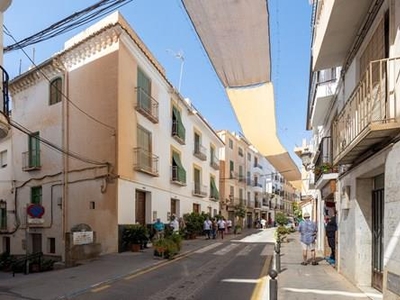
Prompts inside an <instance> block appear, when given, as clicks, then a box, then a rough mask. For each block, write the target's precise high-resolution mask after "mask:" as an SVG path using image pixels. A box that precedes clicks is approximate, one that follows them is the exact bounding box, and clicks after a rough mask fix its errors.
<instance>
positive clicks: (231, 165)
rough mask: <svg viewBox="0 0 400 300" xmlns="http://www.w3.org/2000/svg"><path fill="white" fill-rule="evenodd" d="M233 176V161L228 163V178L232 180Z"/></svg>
mask: <svg viewBox="0 0 400 300" xmlns="http://www.w3.org/2000/svg"><path fill="white" fill-rule="evenodd" d="M234 176H235V163H234V162H233V161H231V160H230V161H229V178H230V179H233V178H234Z"/></svg>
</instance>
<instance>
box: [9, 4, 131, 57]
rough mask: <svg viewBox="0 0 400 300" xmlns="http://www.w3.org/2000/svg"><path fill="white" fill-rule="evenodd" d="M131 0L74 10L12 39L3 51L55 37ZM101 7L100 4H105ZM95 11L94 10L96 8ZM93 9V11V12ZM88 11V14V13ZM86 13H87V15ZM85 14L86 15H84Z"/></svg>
mask: <svg viewBox="0 0 400 300" xmlns="http://www.w3.org/2000/svg"><path fill="white" fill-rule="evenodd" d="M131 1H133V0H102V1H100V2H98V3H96V4H94V5H92V6H89V7H87V8H85V9H83V10H81V11H78V12H75V13H74V14H72V15H70V16H68V17H66V18H64V19H62V20H60V21H58V22H56V23H54V24H52V25H50V26H49V27H47V28H46V29H44V30H42V31H40V32H38V33H36V34H34V35H31V36H29V37H27V38H25V39H23V40H21V41H19V42H17V41H16V40H14V42H15V43H14V44H12V45H9V46H6V47H4V53H7V52H10V51H13V50H17V49H22V48H25V47H27V46H29V45H33V44H37V43H40V42H42V41H45V40H48V39H50V38H53V37H56V36H58V35H60V34H63V33H66V32H68V31H71V30H73V29H75V28H77V27H79V26H82V25H84V24H87V23H89V22H91V21H93V20H96V19H98V18H100V17H102V16H104V15H105V14H107V13H109V12H110V11H112V10H116V9H118V8H120V7H122V6H123V5H126V4H127V3H129V2H131ZM105 5H107V6H106V7H104V8H101V7H102V6H105ZM96 9H97V11H94V10H96ZM93 11H94V12H93ZM89 13H90V14H89ZM87 14H88V15H87ZM85 15H87V16H85Z"/></svg>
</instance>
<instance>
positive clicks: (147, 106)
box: [135, 87, 159, 123]
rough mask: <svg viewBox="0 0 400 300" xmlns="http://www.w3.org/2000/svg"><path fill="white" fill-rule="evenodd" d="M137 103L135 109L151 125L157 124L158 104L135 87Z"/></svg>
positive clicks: (143, 91)
mask: <svg viewBox="0 0 400 300" xmlns="http://www.w3.org/2000/svg"><path fill="white" fill-rule="evenodd" d="M136 91H137V102H136V107H135V109H136V110H137V111H138V112H140V113H141V114H143V115H144V116H145V117H146V118H147V119H149V120H150V121H151V122H153V123H158V118H159V114H158V106H159V105H158V102H157V100H155V99H154V98H153V97H151V96H150V95H148V94H147V93H146V91H145V90H143V89H142V88H141V87H136Z"/></svg>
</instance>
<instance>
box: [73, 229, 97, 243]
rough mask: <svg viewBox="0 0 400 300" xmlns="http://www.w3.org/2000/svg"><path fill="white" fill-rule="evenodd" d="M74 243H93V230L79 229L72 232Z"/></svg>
mask: <svg viewBox="0 0 400 300" xmlns="http://www.w3.org/2000/svg"><path fill="white" fill-rule="evenodd" d="M72 238H73V243H74V245H85V244H91V243H93V231H81V232H79V231H78V232H73V233H72Z"/></svg>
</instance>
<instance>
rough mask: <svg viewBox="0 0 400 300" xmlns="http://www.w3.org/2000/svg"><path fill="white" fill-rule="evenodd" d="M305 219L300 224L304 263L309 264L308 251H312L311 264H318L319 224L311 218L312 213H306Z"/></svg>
mask: <svg viewBox="0 0 400 300" xmlns="http://www.w3.org/2000/svg"><path fill="white" fill-rule="evenodd" d="M303 217H304V220H303V221H302V222H301V223H300V225H299V232H300V242H301V245H302V247H303V262H302V263H301V264H302V265H304V266H305V265H307V264H308V260H307V255H308V251H310V253H311V261H312V262H311V264H312V265H314V266H315V265H318V262H317V261H316V260H315V240H316V238H317V232H318V227H317V224H316V223H315V222H313V221H311V220H310V214H309V213H308V212H306V213H304V216H303Z"/></svg>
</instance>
